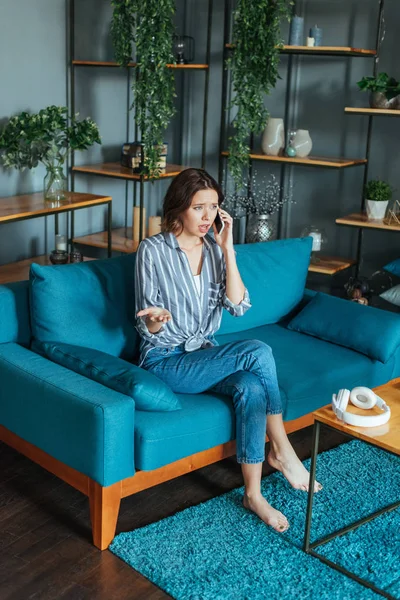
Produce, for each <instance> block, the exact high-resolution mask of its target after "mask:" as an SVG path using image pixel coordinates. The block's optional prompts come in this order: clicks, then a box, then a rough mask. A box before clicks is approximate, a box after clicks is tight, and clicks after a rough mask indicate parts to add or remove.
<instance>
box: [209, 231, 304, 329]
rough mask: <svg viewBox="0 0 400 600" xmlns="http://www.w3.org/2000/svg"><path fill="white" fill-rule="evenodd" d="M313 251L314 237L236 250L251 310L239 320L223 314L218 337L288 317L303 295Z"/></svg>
mask: <svg viewBox="0 0 400 600" xmlns="http://www.w3.org/2000/svg"><path fill="white" fill-rule="evenodd" d="M311 248H312V238H311V237H306V238H290V239H286V240H277V241H274V242H259V243H256V244H240V245H237V246H235V250H236V252H237V255H236V260H237V264H238V267H239V271H240V274H241V277H242V280H243V282H244V284H245V286H246V287H247V289H248V290H249V294H250V301H251V304H252V308H250V310H248V311H247V312H246V313H245V314H244V315H243V316H242V317H240V318H237V317H232V316H231V315H230V314H229V313H228V312H227V311H226V310H224V311H223V317H222V322H221V327H220V329H219V331H218V334H219V335H223V334H225V333H236V332H239V331H244V330H246V329H253V328H254V327H259V326H261V325H269V324H271V323H277V322H278V321H280V320H281V319H283V318H284V317H285V316H287V315H288V314H289V313H290V312H291V311H292V310H293V309H294V308H295V307H296V306H297V305H298V304H299V302H300V301H301V299H302V297H303V295H304V289H305V285H306V279H307V273H308V267H309V264H310V255H311Z"/></svg>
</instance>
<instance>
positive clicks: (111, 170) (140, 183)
mask: <svg viewBox="0 0 400 600" xmlns="http://www.w3.org/2000/svg"><path fill="white" fill-rule="evenodd" d="M68 1H69V4H68V9H67V10H68V33H67V39H68V52H67V53H68V81H67V87H68V92H67V95H68V106H69V110H70V112H71V113H75V107H76V99H75V72H76V69H81V68H115V67H119V65H118V64H117V63H116V62H113V61H85V60H76V59H75V2H76V0H68ZM213 3H214V0H208V13H207V41H206V62H205V63H204V64H197V65H195V64H192V63H190V64H185V65H168V66H169V67H170V68H172V69H176V70H184V72H185V73H186V72H188V71H189V72H193V71H196V72H197V71H202V72H204V74H205V81H204V108H203V131H202V149H201V167H202V168H203V169H204V168H205V167H206V158H207V122H208V97H209V82H210V58H211V33H212V17H213ZM134 66H135V63H130V64H129V65H128V66H127V67H126V68H125V72H126V79H127V109H126V138H127V139H126V140H124V141H125V142H126V141H128V139H129V132H130V127H129V125H130V120H131V118H132V113H131V111H130V104H131V101H130V89H131V76H132V68H133V67H134ZM119 68H120V67H119ZM135 139H139V131H138V125H137V123H136V122H135ZM124 141H123V142H124ZM123 142H121V146H122V143H123ZM118 161H119V157H118ZM118 161H117V162H115V163H104V164H101V165H84V166H75V157H74V155H73V154H72V156H71V160H70V164H69V166H70V169H69V177H70V189H71V190H74V189H75V174H76V173H86V174H92V175H97V176H102V177H113V178H119V179H122V180H125V206H126V209H125V229H128V222H127V206H128V202H129V187H128V184H129V181H132V182H133V183H134V185H133V199H132V201H133V206H136V203H137V195H138V191H139V207H140V213H139V214H140V222H139V241H141V240H142V239H143V237H144V232H143V210H144V186H145V184H146V183H147V182H148V181H150V180H149V179H147V178H145V177H144V176H142V175H138V174H133V173H132V172H131V171H130V169H127V168H123V167H120V168H119V169H118ZM107 165H109V167H108V168H107ZM170 167H171V168H170ZM185 168H187V166H180V165H168V166H167V169H166V171H165V172H164V173H162V174H161V176H160V177H159V178H157V179H156V180H152V181H160V180H162V179H165V178H168V177H174V176H175V175H176V174H177V173H179V172H180V171H182V170H184V169H185ZM138 188H139V190H138ZM71 231H72V232H73V231H74V221H73V217H72V218H71ZM104 233H105V232H100V234H99V236H100V237H101V236H102V241H99V243H92V242H90V243H89V245H93V246H95V247H100V248H104V247H105V235H104ZM86 237H91V236H86ZM71 239H72V236H71ZM99 239H100V238H99ZM75 241H76V243H79V244H83V245H85V243H87V241H86V240H85V237H84V238H77V239H76V240H75ZM127 242H129V240H127ZM111 246H112V244H111ZM125 246H126V249H121V244H119V245H118V250H117V251H119V252H132V251H134V250H135V247H134V245H132V244H129V243H127V244H126V245H125Z"/></svg>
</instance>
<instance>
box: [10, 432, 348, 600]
mask: <svg viewBox="0 0 400 600" xmlns="http://www.w3.org/2000/svg"><path fill="white" fill-rule="evenodd" d="M290 439H291V441H292V444H293V446H294V447H295V449H296V452H297V454H298V455H299V456H300V458H301V459H302V460H303V459H305V458H307V457H309V455H310V449H311V439H312V430H311V428H307V429H304V430H303V431H300V432H296V433H294V434H292V435H291V436H290ZM343 441H345V440H344V438H343V437H341V436H340V437H339V434H333V433H332V434H329V435H328V434H327V433H324V435H323V439H322V441H321V449H328V448H331V447H333V446H336V445H337V444H339V443H342V442H343ZM0 465H1V470H0V598H1V600H27V599H28V598H34V599H35V600H38V599H40V600H50V599H57V600H61V599H63V600H67V599H68V600H86V599H95V600H103V599H104V600H112V599H114V598H115V599H118V600H125V599H135V600H136V599H146V600H160V599H165V598H170V596H168V595H167V594H165V593H164V592H163V591H162V590H160V589H159V588H157V587H156V586H154V585H153V584H151V583H150V582H149V581H148V580H147V579H145V578H144V577H143V576H142V575H140V574H139V573H137V572H136V571H134V570H133V569H131V568H130V567H128V565H126V564H125V563H124V562H122V561H121V560H120V559H118V558H117V557H115V556H114V555H113V554H111V552H109V551H108V550H106V551H105V552H100V551H99V550H97V549H96V548H94V546H92V544H91V538H90V520H89V509H88V500H87V498H86V497H85V496H83V495H82V494H81V493H80V492H78V491H76V490H74V489H73V488H71V487H70V486H69V485H67V484H66V483H63V482H62V481H61V480H59V479H57V478H56V477H54V476H53V475H51V474H50V473H48V472H47V471H45V470H44V469H42V468H41V467H39V466H37V465H35V464H34V463H32V462H31V461H29V460H28V459H27V458H25V457H23V456H21V455H20V454H18V453H17V452H15V451H14V450H12V449H11V448H8V447H7V446H6V445H4V444H2V443H0ZM271 471H272V469H271V468H270V467H269V465H268V464H267V463H265V464H264V468H263V474H264V475H267V474H269V473H270V472H271ZM241 485H242V478H241V472H240V467H239V465H238V464H237V463H236V460H235V458H234V457H232V458H230V459H226V460H224V461H221V462H220V463H217V464H215V465H211V466H209V467H205V468H203V469H200V470H199V471H195V472H193V473H190V474H188V475H185V476H183V477H180V478H178V479H175V480H173V481H169V482H167V483H164V484H162V485H159V486H156V487H154V488H151V489H149V490H146V491H144V492H141V493H140V494H136V495H135V496H131V497H130V498H125V499H124V500H122V504H121V510H120V515H119V520H118V528H117V532H121V531H130V530H132V529H135V528H137V527H143V526H144V525H147V524H148V523H151V522H154V521H158V520H159V519H162V518H164V517H167V516H169V515H172V514H174V513H176V512H178V511H181V510H183V509H185V508H187V507H189V506H192V505H196V504H199V503H200V502H204V501H206V500H208V499H210V498H213V497H215V496H218V495H220V494H223V493H225V492H228V491H229V490H231V489H233V488H235V487H239V486H241Z"/></svg>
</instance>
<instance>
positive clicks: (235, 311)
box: [221, 261, 251, 317]
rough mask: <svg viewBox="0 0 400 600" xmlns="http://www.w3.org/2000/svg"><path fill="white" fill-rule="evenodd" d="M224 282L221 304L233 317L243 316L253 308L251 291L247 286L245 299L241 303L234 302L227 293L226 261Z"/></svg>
mask: <svg viewBox="0 0 400 600" xmlns="http://www.w3.org/2000/svg"><path fill="white" fill-rule="evenodd" d="M222 281H223V283H222V285H221V297H222V300H221V304H222V306H223V307H224V308H225V309H226V310H227V311H228V312H229V314H231V315H232V316H233V317H242V316H243V315H244V314H245V313H246V312H247V311H248V310H249V308H251V302H250V296H249V291H248V289H247V288H246V287H245V288H244V295H243V299H242V300H241V301H240V302H239V304H234V303H233V302H232V301H231V300H229V298H228V296H227V295H226V266H225V261H224V266H223V280H222Z"/></svg>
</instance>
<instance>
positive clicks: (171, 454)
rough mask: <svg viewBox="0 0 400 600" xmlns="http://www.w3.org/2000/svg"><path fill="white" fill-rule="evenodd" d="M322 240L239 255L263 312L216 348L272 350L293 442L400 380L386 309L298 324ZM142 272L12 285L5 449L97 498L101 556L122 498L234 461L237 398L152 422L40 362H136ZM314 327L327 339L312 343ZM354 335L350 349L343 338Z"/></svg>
mask: <svg viewBox="0 0 400 600" xmlns="http://www.w3.org/2000/svg"><path fill="white" fill-rule="evenodd" d="M311 242H312V240H311V239H310V238H307V239H291V240H281V241H277V242H269V243H259V244H251V245H239V246H235V249H236V253H237V260H238V265H239V269H240V272H241V275H242V278H243V281H244V282H245V285H246V286H247V287H248V289H249V292H250V298H251V301H252V308H251V309H250V310H249V311H248V312H247V313H246V314H245V315H244V316H243V317H240V318H234V317H232V316H231V315H230V314H229V313H228V312H227V311H224V316H223V320H222V324H221V328H220V330H219V332H218V335H217V338H216V339H217V341H218V342H219V344H224V343H226V342H231V341H234V340H247V339H258V340H261V341H263V342H265V343H267V344H268V345H269V346H271V348H272V350H273V354H274V357H275V361H276V366H277V373H278V380H279V386H280V389H281V394H282V403H283V410H284V413H283V414H284V420H285V425H286V428H287V431H288V432H290V431H294V430H296V429H299V428H302V427H304V426H307V425H310V424H311V423H312V415H311V413H312V411H314V410H315V409H317V408H319V407H321V406H323V405H326V404H328V403H329V402H330V399H331V394H332V393H333V392H335V391H337V390H338V389H339V388H341V387H347V388H352V387H354V386H357V385H361V384H362V385H366V386H369V387H374V386H377V385H380V384H383V383H385V382H387V381H389V380H390V379H393V378H394V377H397V376H399V375H400V348H399V346H398V341H399V342H400V335H399V331H400V330H399V329H398V327H400V316H398V315H392V314H391V318H392V319H395V321H394V322H391V323H389V325H388V322H387V320H386V319H387V316H386V314H385V311H379V310H378V309H373V308H369V307H365V306H361V305H358V304H354V303H350V302H347V301H344V300H339V299H337V302H339V309H340V310H339V317H337V316H336V317H335V318H333V317H332V309H331V308H330V307H329V314H326V316H325V317H324V313H323V309H321V308H320V307H319V306H317V307H316V309H315V310H316V311H317V312H316V313H315V314H313V312H312V311H309V314H307V315H305V322H306V324H305V325H304V322H303V323H302V322H300V323H298V322H297V321H296V319H297V320H298V318H299V317H300V316H301V315H303V314H304V311H305V309H306V308H307V307H309V306H311V303H312V302H313V301H314V300H315V297H316V294H315V292H312V291H309V290H307V289H305V282H306V277H307V269H308V265H309V259H310V252H311ZM134 266H135V254H131V255H125V256H121V257H117V258H111V259H107V260H100V261H92V262H87V263H81V264H77V265H65V266H54V267H53V266H52V267H39V265H33V267H32V270H31V280H30V282H28V281H24V282H18V283H14V284H8V285H3V286H0V315H1V321H0V381H1V386H0V439H1V440H3V441H4V442H5V443H7V444H9V445H11V446H12V447H14V448H16V449H17V450H18V451H20V452H22V453H24V454H25V455H26V456H28V457H29V458H31V459H32V460H34V461H36V462H37V463H39V464H41V465H42V466H43V467H44V468H46V469H48V470H49V471H51V472H53V473H55V474H56V475H58V476H59V477H61V478H62V479H64V480H65V481H67V482H68V483H70V484H71V485H73V486H74V487H76V488H77V489H79V490H81V491H82V492H83V493H84V494H86V495H87V496H88V497H89V500H90V510H91V518H92V526H93V540H94V544H95V545H96V546H98V547H99V548H101V549H104V548H106V547H107V546H108V545H109V543H110V542H111V540H112V538H113V536H114V534H115V528H116V522H117V518H118V511H119V505H120V500H121V498H123V497H125V496H128V495H131V494H133V493H135V492H138V491H140V490H143V489H145V488H148V487H150V486H154V485H157V484H158V483H160V482H162V481H166V480H168V479H172V478H174V477H177V476H179V475H181V474H184V473H187V472H189V471H191V470H194V469H198V468H200V467H203V466H205V465H207V464H211V463H213V462H215V461H218V460H221V459H222V458H225V457H227V456H231V455H233V454H234V453H235V441H234V439H235V423H234V412H233V408H232V406H231V401H230V398H228V397H226V396H223V395H217V394H211V393H207V392H205V393H203V394H202V395H201V396H202V397H201V399H199V396H198V395H191V394H177V395H176V397H177V398H178V400H179V404H180V409H179V410H157V409H153V410H139V409H138V406H137V405H136V404H137V403H135V392H134V393H133V395H127V394H125V393H121V391H117V390H116V389H111V388H110V387H108V386H107V385H103V384H102V383H100V382H99V380H95V378H93V377H91V376H90V374H89V376H85V375H82V374H81V373H79V372H76V371H74V370H71V369H70V368H67V367H65V366H62V364H58V363H57V362H54V361H53V360H49V358H47V357H46V356H45V355H43V352H41V351H40V343H46V342H61V343H64V344H72V345H75V346H77V347H83V348H86V347H88V348H89V349H92V350H93V351H100V352H102V353H106V354H108V355H109V356H110V357H111V356H112V357H113V360H116V359H119V360H124V361H126V362H125V363H124V364H126V363H127V362H129V363H132V364H135V362H136V363H137V360H138V351H139V336H138V334H137V331H136V329H135V312H134V298H133V294H134V292H133V282H134ZM323 296H324V295H322V296H321V295H318V297H319V298H320V299H322V303H323V301H324V298H323ZM326 298H329V299H331V297H329V296H327V297H326ZM335 300H336V299H335ZM340 303H342V304H340ZM350 305H351V307H350ZM321 310H322V312H321ZM335 310H336V309H335ZM335 310H334V311H333V312H335ZM347 310H350V311H353V313H352V314H351V315H350V316H349V315H347V316H346V317H345V318H346V319H347V320H348V326H345V327H343V318H344V317H343V318H342V317H340V314H342V313H341V312H340V311H344V312H343V315H344V314H345V313H346V311H347ZM318 311H319V312H318ZM354 311H355V312H354ZM371 311H372V312H371ZM388 314H389V313H388ZM331 317H332V318H331ZM338 318H339V325H340V327H339V334H337V332H336V333H335V332H333V338H334V337H335V335H338V336H339V337H338V341H339V343H334V342H333V341H332V339H330V337H332V335H331V334H332V331H331V330H332V328H333V329H334V324H335V322H336V321H337V319H338ZM324 319H326V323H327V327H326V332H327V333H326V336H325V325H324ZM332 319H333V320H332ZM335 319H336V321H335ZM396 319H397V320H396ZM307 320H308V321H309V325H307ZM300 321H301V319H300ZM303 321H304V319H303ZM310 324H311V325H310ZM369 324H370V325H371V326H370V327H369ZM314 325H317V326H318V327H317V329H318V328H319V331H313V332H311V334H309V333H307V332H301V331H302V328H304V327H306V330H307V326H311V329H312V326H314ZM349 328H350V330H351V328H353V329H354V331H353V334H352V335H351V340H349V343H347V342H346V340H344V341H343V338H340V335H342V336H343V334H344V333H345V334H346V335H347V332H348V331H349ZM389 330H390V331H389ZM321 331H322V334H321ZM329 331H330V332H331V333H329ZM382 331H387V336H389V338H390V339H389V338H387V336H386V337H385V335H384V336H383V337H382ZM393 332H394V333H393ZM350 333H351V332H350ZM377 333H379V339H380V340H381V341H380V342H379V344H380V347H379V348H378V349H375V346H374V345H375V344H376V343H378V342H376V340H377V338H378V336H377V335H376V334H377ZM390 336H391V337H390ZM324 337H327V339H322V338H324ZM55 338H56V339H55ZM398 338H399V340H398ZM354 340H355V341H354ZM38 343H39V346H38ZM346 344H347V346H346ZM352 344H353V345H354V344H356V347H358V346H359V347H360V351H357V349H354V348H352V347H351V346H352ZM371 348H372V349H371ZM387 348H389V350H390V352H389V351H386V349H387ZM382 352H383V354H382ZM374 353H375V354H376V356H378V357H379V358H376V356H375V354H374ZM110 360H111V359H110ZM135 368H136V369H137V370H138V368H137V367H135ZM141 371H143V370H141ZM139 375H140V373H139ZM149 375H150V374H149ZM155 381H156V380H154V381H153V382H152V383H151V385H153V386H154V385H155ZM149 385H150V384H149ZM160 385H161V382H160ZM136 389H139V388H136ZM141 389H142V391H143V385H142V388H141ZM148 391H149V390H148ZM153 392H154V394H156V392H157V390H156V389H155V388H153ZM153 392H152V391H151V390H150V391H149V394H150V397H151V394H152V393H153ZM171 393H172V392H171Z"/></svg>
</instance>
